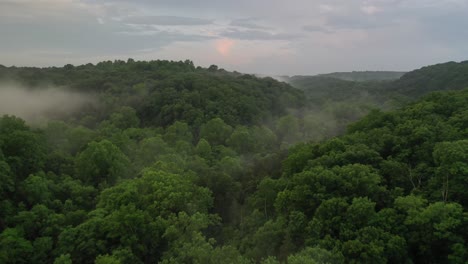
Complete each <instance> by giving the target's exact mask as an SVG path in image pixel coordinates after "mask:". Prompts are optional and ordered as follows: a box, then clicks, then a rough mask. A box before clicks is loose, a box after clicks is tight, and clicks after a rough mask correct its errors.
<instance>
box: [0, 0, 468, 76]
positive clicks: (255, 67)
mask: <svg viewBox="0 0 468 264" xmlns="http://www.w3.org/2000/svg"><path fill="white" fill-rule="evenodd" d="M0 36H1V37H0V64H2V65H5V66H11V65H15V66H40V67H45V66H63V65H65V64H69V63H70V64H74V65H79V64H86V63H97V62H99V61H103V60H117V59H120V60H126V59H127V58H133V59H135V60H157V59H165V60H177V61H178V60H186V59H189V60H192V61H193V62H194V63H195V64H196V65H200V66H203V67H207V66H209V65H211V64H216V65H218V66H219V67H220V68H224V69H226V70H236V71H239V72H245V73H257V74H267V75H309V74H318V73H327V72H335V71H353V70H356V71H360V70H395V71H408V70H412V69H416V68H420V67H422V66H425V65H430V64H435V63H442V62H447V61H463V60H468V45H467V43H468V0H101V1H99V0H0Z"/></svg>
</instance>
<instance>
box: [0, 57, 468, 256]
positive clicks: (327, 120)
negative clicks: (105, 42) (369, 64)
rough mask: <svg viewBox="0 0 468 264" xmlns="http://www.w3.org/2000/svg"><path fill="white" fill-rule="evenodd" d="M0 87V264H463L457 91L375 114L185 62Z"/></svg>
mask: <svg viewBox="0 0 468 264" xmlns="http://www.w3.org/2000/svg"><path fill="white" fill-rule="evenodd" d="M0 76H1V77H0V79H1V80H2V81H1V82H0V88H1V89H0V94H1V96H0V102H2V104H0V111H1V113H2V114H3V113H6V114H7V115H2V116H1V117H0V263H5V264H9V263H54V264H70V263H96V264H109V263H122V264H126V263H140V264H146V263H163V264H178V263H208V264H218V263H226V264H257V263H261V264H279V263H288V264H316V263H319V264H325V263H466V262H467V261H468V232H467V230H468V211H467V208H468V195H467V193H466V188H467V181H466V179H467V178H468V163H467V162H468V158H467V156H468V152H467V151H468V143H467V142H468V141H467V140H468V90H466V89H465V90H461V91H445V92H436V93H431V94H429V95H426V96H425V97H424V98H423V99H419V100H418V101H415V102H412V103H411V104H408V105H406V106H404V107H402V108H400V109H399V110H394V111H389V112H383V111H380V110H370V109H369V108H367V107H361V102H360V101H359V100H354V101H353V100H348V99H349V98H340V99H339V100H341V101H334V102H332V103H330V100H333V99H330V98H327V99H325V98H324V99H322V101H323V102H321V101H320V100H317V101H316V102H314V101H311V100H307V98H305V95H304V93H303V92H301V91H300V90H298V89H295V88H292V87H291V86H289V85H287V84H285V83H280V82H278V81H275V80H273V79H271V78H257V77H254V76H252V75H244V74H239V73H236V72H226V71H224V70H222V69H218V68H217V67H216V66H211V67H209V68H207V69H204V68H199V67H195V66H194V65H193V64H192V63H191V62H190V61H185V62H168V61H152V62H135V61H133V60H129V61H127V62H123V61H115V62H102V63H98V64H97V65H92V64H88V65H82V66H72V65H67V66H65V67H63V68H42V69H41V68H16V67H0ZM439 77H440V78H443V76H439ZM320 78H324V77H320ZM328 79H330V78H328ZM328 79H327V81H328ZM334 80H336V79H334ZM338 81H339V82H340V83H341V82H344V83H348V82H349V81H343V80H338ZM363 83H364V82H363ZM379 83H380V82H379ZM444 85H445V84H441V88H442V89H444V88H445V87H446V86H444ZM323 87H326V85H324V86H323ZM447 87H448V86H447ZM360 98H361V99H363V98H368V97H366V95H365V94H363V96H362V97H360ZM317 99H319V98H317ZM57 100H59V101H60V103H61V104H62V105H61V104H57ZM38 101H43V102H42V103H41V104H38V103H39V102H38ZM77 101H79V103H80V104H78V105H76V107H73V108H69V107H68V106H69V105H73V104H74V103H76V102H77ZM63 105H65V106H67V107H65V108H63ZM51 106H52V109H51V108H50V107H51ZM44 109H46V110H44ZM10 110H11V111H13V110H15V111H17V112H18V113H19V114H23V115H24V116H25V117H28V118H31V116H30V115H28V113H29V114H30V112H38V111H39V112H43V114H44V115H45V117H46V118H45V119H41V120H39V122H38V123H32V122H31V121H29V120H28V121H24V120H23V119H22V118H19V117H16V116H13V115H11V114H9V113H10V112H9V111H10ZM20 110H21V111H20ZM50 111H52V113H50ZM61 111H65V112H67V111H68V114H67V115H63V116H59V117H60V118H58V119H55V117H56V116H57V115H56V114H57V113H56V112H61ZM366 112H370V113H369V114H368V115H366V116H365V117H364V118H363V119H361V120H360V121H358V122H357V123H354V124H352V125H351V126H349V127H348V129H347V130H346V131H345V126H346V124H348V123H349V122H350V121H351V120H355V119H357V118H359V116H362V115H364V114H365V113H366ZM33 117H34V115H33ZM335 135H337V136H335ZM299 142H302V143H299Z"/></svg>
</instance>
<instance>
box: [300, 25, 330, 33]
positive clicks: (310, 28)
mask: <svg viewBox="0 0 468 264" xmlns="http://www.w3.org/2000/svg"><path fill="white" fill-rule="evenodd" d="M302 29H303V30H304V31H307V32H321V33H333V31H331V30H329V29H328V28H326V27H323V26H314V25H305V26H303V27H302Z"/></svg>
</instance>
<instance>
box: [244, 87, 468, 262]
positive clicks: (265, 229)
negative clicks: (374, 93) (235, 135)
mask: <svg viewBox="0 0 468 264" xmlns="http://www.w3.org/2000/svg"><path fill="white" fill-rule="evenodd" d="M467 110H468V90H462V91H460V92H447V93H434V94H431V95H429V96H427V97H425V98H424V100H422V101H419V102H417V103H414V104H411V105H409V106H407V107H405V108H404V109H402V110H399V111H395V112H390V113H383V112H380V111H374V112H372V113H371V114H370V115H368V116H367V117H366V118H364V119H363V120H361V121H359V122H357V123H355V124H353V125H352V126H350V127H349V131H348V132H347V133H346V135H344V136H342V137H339V138H335V139H332V140H329V141H326V142H323V143H321V144H315V143H310V144H300V145H297V146H295V147H294V148H291V149H290V152H289V156H288V158H287V159H285V161H284V162H283V165H284V166H283V174H282V176H281V177H280V178H277V179H271V178H265V179H263V180H262V181H261V182H260V184H259V185H258V186H257V191H256V193H254V194H253V195H252V196H251V200H250V201H249V202H250V206H251V210H252V211H251V215H250V216H249V218H248V219H246V220H245V223H244V228H246V229H248V230H249V231H248V233H249V234H248V235H244V236H243V240H242V242H241V243H240V244H239V245H240V247H241V248H245V254H247V256H250V257H253V258H254V259H257V260H260V259H265V258H267V256H271V255H272V254H273V255H276V257H277V258H278V259H279V260H286V259H287V258H288V256H289V255H290V254H291V253H294V252H301V250H304V248H305V249H315V250H317V249H321V250H326V251H327V252H329V254H331V255H333V256H334V257H336V258H339V259H340V260H339V261H338V260H337V261H336V263H342V262H343V261H344V262H346V263H465V262H466V261H467V258H468V255H467V251H466V249H467V242H468V236H467V232H466V230H467V228H468V222H467V221H468V218H467V217H468V213H467V211H466V210H467V208H468V200H467V196H466V186H467V181H466V180H467V177H468V141H467V133H468V123H467V122H466V121H467V120H468V119H467V117H468V115H467ZM330 262H331V261H330ZM266 263H268V262H266ZM319 263H321V262H319ZM324 263H325V262H324ZM327 263H329V262H327ZM331 263H335V262H331Z"/></svg>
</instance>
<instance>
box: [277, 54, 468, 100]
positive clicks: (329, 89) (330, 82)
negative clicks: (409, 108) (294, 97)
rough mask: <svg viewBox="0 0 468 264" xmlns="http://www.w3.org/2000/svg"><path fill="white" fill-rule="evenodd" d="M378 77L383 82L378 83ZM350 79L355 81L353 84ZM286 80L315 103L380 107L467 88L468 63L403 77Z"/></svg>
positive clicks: (361, 74) (355, 74) (345, 75)
mask: <svg viewBox="0 0 468 264" xmlns="http://www.w3.org/2000/svg"><path fill="white" fill-rule="evenodd" d="M386 73H387V74H386ZM390 73H393V74H394V75H393V76H394V77H395V79H393V80H391V79H387V80H385V79H383V78H384V77H385V76H387V77H388V78H390V76H391V74H390ZM399 74H400V76H399ZM379 76H380V79H378V78H379ZM397 76H399V78H398V77H397ZM351 77H353V78H354V80H350V79H351ZM346 78H347V79H346ZM366 78H367V80H365V79H366ZM371 78H373V79H372V80H371ZM284 80H285V81H286V82H288V83H289V84H291V85H292V86H294V87H296V88H298V89H300V90H303V91H304V92H305V94H307V95H308V96H309V98H310V99H311V100H313V101H315V102H317V101H319V102H323V101H325V100H332V101H350V100H356V99H359V100H361V99H363V97H365V99H368V98H369V97H371V98H372V99H373V100H374V101H375V102H378V103H379V104H381V103H383V102H386V101H388V100H391V99H392V98H396V97H398V98H400V99H401V98H406V99H410V100H411V99H415V98H419V97H421V96H423V95H425V94H427V93H430V92H434V91H443V90H460V89H463V88H466V87H468V61H463V62H458V63H457V62H447V63H441V64H436V65H431V66H426V67H423V68H421V69H418V70H414V71H411V72H408V73H404V74H403V73H402V72H348V73H346V72H344V73H330V74H321V75H315V76H293V77H287V78H284Z"/></svg>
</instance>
